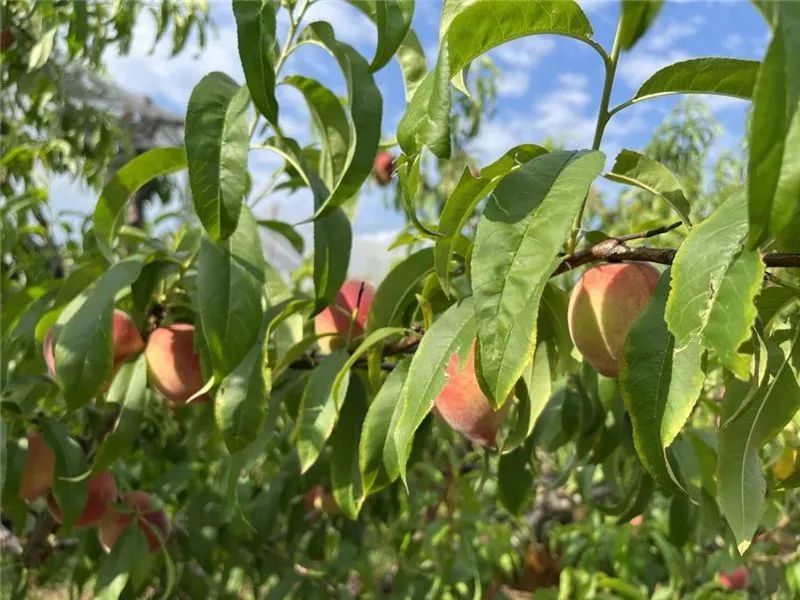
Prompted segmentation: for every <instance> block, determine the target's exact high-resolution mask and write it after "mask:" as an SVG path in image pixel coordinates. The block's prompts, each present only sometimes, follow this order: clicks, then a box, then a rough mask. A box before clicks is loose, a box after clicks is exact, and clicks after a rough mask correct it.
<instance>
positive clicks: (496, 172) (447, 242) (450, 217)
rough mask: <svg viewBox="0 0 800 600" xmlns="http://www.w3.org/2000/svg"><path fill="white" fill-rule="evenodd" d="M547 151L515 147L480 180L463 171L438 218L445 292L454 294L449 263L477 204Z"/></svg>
mask: <svg viewBox="0 0 800 600" xmlns="http://www.w3.org/2000/svg"><path fill="white" fill-rule="evenodd" d="M546 152H547V150H546V149H545V148H542V147H541V146H536V145H533V144H523V145H521V146H516V147H514V148H512V149H511V150H509V151H508V152H506V153H505V154H504V155H503V156H501V157H500V158H499V159H497V160H496V161H494V162H493V163H492V164H490V165H488V166H486V167H484V168H482V169H481V170H480V173H479V174H478V177H474V176H473V175H472V173H471V172H470V170H469V169H464V172H463V173H462V174H461V178H460V179H459V180H458V183H457V184H456V186H455V188H454V189H453V191H452V192H451V194H450V196H449V197H448V198H447V201H446V202H445V205H444V207H443V208H442V214H441V216H440V217H439V233H440V234H441V237H439V238H437V240H436V248H435V253H436V254H435V260H436V275H437V277H438V278H439V282H440V283H441V286H442V289H443V290H445V291H446V292H449V291H451V289H450V261H451V260H452V258H453V254H454V253H455V247H456V245H457V244H458V234H460V233H461V231H462V230H463V229H464V226H465V225H466V223H467V221H469V219H470V218H471V217H472V215H473V213H474V212H475V207H476V206H477V205H478V202H480V201H481V200H482V199H483V198H485V197H486V196H488V195H489V194H491V192H492V190H494V188H495V187H496V186H497V184H498V183H500V181H501V180H502V178H503V177H505V176H506V175H507V174H508V173H510V172H511V171H513V170H514V169H516V168H518V167H519V166H520V165H522V164H524V163H526V162H528V161H529V160H531V159H532V158H535V157H536V156H539V155H541V154H545V153H546Z"/></svg>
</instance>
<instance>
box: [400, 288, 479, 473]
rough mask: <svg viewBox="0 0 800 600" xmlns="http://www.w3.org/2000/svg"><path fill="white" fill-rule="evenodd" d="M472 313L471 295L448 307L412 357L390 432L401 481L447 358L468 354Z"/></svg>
mask: <svg viewBox="0 0 800 600" xmlns="http://www.w3.org/2000/svg"><path fill="white" fill-rule="evenodd" d="M473 313H474V306H473V302H472V298H467V299H465V300H463V301H462V302H460V303H458V304H455V305H453V306H451V307H450V308H448V309H447V310H446V311H445V312H444V313H442V314H441V315H440V316H439V318H438V319H437V320H436V321H434V323H433V325H432V326H431V328H430V329H429V330H428V331H427V332H426V334H425V336H424V337H423V338H422V341H421V342H420V344H419V347H418V348H417V351H416V352H415V353H414V357H413V358H412V360H411V365H410V366H409V369H408V377H407V378H406V385H405V386H404V387H403V394H402V397H401V399H400V405H401V408H400V414H399V416H398V418H397V423H396V425H395V427H394V430H393V431H392V432H391V433H392V436H393V438H394V444H395V448H396V451H397V459H398V468H399V471H400V475H401V476H402V478H403V481H405V480H406V465H407V463H408V458H409V456H410V455H411V443H412V441H413V439H414V432H415V431H416V430H417V428H418V427H419V426H420V425H421V424H422V421H423V420H424V419H425V417H426V416H428V413H429V412H430V411H431V409H433V405H434V401H435V400H436V396H438V395H439V392H440V391H441V389H442V387H443V386H444V383H445V377H446V369H447V365H448V364H449V362H450V357H451V356H452V355H453V354H454V353H456V354H458V359H459V364H460V363H461V361H464V360H466V357H467V355H468V354H469V349H470V346H471V344H472V342H473V341H474V339H475V317H474V314H473Z"/></svg>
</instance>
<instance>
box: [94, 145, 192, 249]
mask: <svg viewBox="0 0 800 600" xmlns="http://www.w3.org/2000/svg"><path fill="white" fill-rule="evenodd" d="M185 168H186V150H184V149H183V148H152V149H150V150H147V151H146V152H143V153H142V154H140V155H139V156H137V157H136V158H134V159H132V160H131V161H130V162H128V163H127V164H126V165H125V166H123V167H122V168H121V169H120V170H119V171H117V172H116V173H115V174H114V176H113V177H112V178H111V179H110V180H109V181H108V183H106V185H105V186H104V187H103V191H102V192H101V193H100V198H99V199H98V200H97V205H96V206H95V208H94V235H95V238H96V239H97V245H98V247H99V248H100V250H101V251H102V252H103V254H104V255H105V256H106V258H109V259H110V258H111V248H112V246H113V243H114V237H115V236H116V234H117V231H118V230H119V227H120V225H122V223H123V222H124V217H125V208H126V206H127V204H128V199H129V198H130V197H131V196H133V195H134V194H135V193H136V192H137V190H139V188H141V187H142V186H143V185H144V184H146V183H147V182H148V181H150V180H152V179H154V178H156V177H163V176H164V175H169V174H171V173H175V172H176V171H180V170H181V169H185Z"/></svg>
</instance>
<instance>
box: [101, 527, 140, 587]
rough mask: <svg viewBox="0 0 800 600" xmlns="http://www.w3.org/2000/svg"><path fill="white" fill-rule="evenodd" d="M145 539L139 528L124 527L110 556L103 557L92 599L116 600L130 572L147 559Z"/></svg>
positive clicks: (126, 582)
mask: <svg viewBox="0 0 800 600" xmlns="http://www.w3.org/2000/svg"><path fill="white" fill-rule="evenodd" d="M147 553H148V550H147V538H145V536H144V532H143V530H142V528H141V527H126V528H125V529H124V530H123V531H122V534H121V535H120V536H119V539H118V540H117V542H116V543H115V544H114V547H113V548H112V550H111V553H110V554H107V555H105V556H103V558H102V560H101V561H100V567H99V569H98V571H97V580H96V581H95V585H94V596H93V597H94V598H97V599H98V600H117V598H119V597H120V596H121V595H122V592H123V591H124V590H125V586H126V585H127V584H128V579H129V578H130V576H131V571H133V569H134V568H135V566H134V565H137V564H138V563H140V562H141V561H142V560H144V559H145V558H146V557H147Z"/></svg>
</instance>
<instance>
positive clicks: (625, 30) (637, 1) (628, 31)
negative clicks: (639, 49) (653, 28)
mask: <svg viewBox="0 0 800 600" xmlns="http://www.w3.org/2000/svg"><path fill="white" fill-rule="evenodd" d="M663 4H664V3H663V1H662V0H623V1H622V23H621V25H620V33H619V40H620V45H621V46H622V49H623V50H630V49H631V48H633V46H634V44H636V42H637V41H639V38H641V37H642V36H643V35H644V34H645V33H646V32H647V30H648V29H649V28H650V25H652V23H653V21H654V20H655V18H656V17H657V16H658V13H659V12H660V11H661V7H662V6H663Z"/></svg>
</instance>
